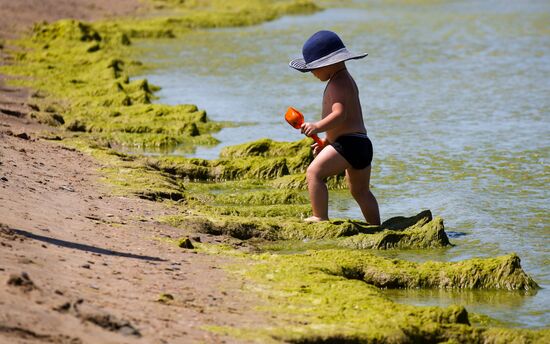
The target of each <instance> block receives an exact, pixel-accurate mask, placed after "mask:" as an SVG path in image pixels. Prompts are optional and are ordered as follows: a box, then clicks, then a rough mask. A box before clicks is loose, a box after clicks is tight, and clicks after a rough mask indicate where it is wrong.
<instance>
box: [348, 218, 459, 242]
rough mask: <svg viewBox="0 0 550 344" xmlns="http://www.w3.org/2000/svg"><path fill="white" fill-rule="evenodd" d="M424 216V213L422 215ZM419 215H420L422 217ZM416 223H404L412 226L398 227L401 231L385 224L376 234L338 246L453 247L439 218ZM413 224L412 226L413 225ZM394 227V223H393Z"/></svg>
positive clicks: (356, 238) (421, 220)
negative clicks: (386, 226) (391, 228)
mask: <svg viewBox="0 0 550 344" xmlns="http://www.w3.org/2000/svg"><path fill="white" fill-rule="evenodd" d="M421 214H422V213H421ZM421 214H419V215H421ZM414 218H418V220H419V221H418V222H416V223H412V222H410V223H407V222H408V221H404V223H403V222H402V223H401V225H402V226H403V225H406V224H410V226H408V227H402V226H401V227H398V228H399V229H395V230H389V229H385V227H384V224H382V225H381V226H380V228H379V229H380V230H381V231H380V232H378V233H375V234H358V235H355V236H353V237H349V238H346V239H345V240H342V241H340V242H339V243H338V244H339V245H340V246H342V247H348V248H356V249H378V250H380V249H391V248H438V247H446V246H451V243H450V242H449V238H448V237H447V233H445V227H444V226H443V220H442V219H441V218H439V217H436V218H435V219H431V213H430V216H429V218H430V220H428V222H426V220H427V218H428V217H418V215H417V216H416V217H413V218H412V219H414ZM396 220H397V219H395V218H393V219H390V221H392V222H394V221H396ZM411 223H412V224H411ZM392 227H393V223H392Z"/></svg>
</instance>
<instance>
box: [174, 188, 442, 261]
mask: <svg viewBox="0 0 550 344" xmlns="http://www.w3.org/2000/svg"><path fill="white" fill-rule="evenodd" d="M261 195H264V196H265V194H260V195H258V196H256V197H257V198H256V197H255V196H254V194H253V193H248V194H244V195H243V197H240V198H239V197H235V201H236V202H244V201H245V200H247V199H251V198H256V199H257V200H258V199H259V200H262V196H261ZM290 195H292V193H291V194H290ZM287 196H288V195H285V193H280V194H279V195H278V196H277V195H276V196H275V197H274V198H265V199H263V202H268V203H269V202H273V201H275V200H277V198H278V197H282V201H283V202H286V201H288V200H289V199H291V198H288V197H287ZM229 197H230V196H229ZM223 198H225V196H224V197H222V199H223ZM209 201H210V202H211V201H212V199H210V200H209ZM278 201H280V199H279V200H278ZM300 201H303V199H301V200H300ZM278 207H280V208H278ZM278 207H277V206H274V205H271V204H268V205H259V206H253V207H250V206H243V207H232V208H231V207H220V206H215V205H212V206H208V207H202V208H201V209H202V211H206V212H208V213H209V214H210V216H208V218H209V219H208V220H207V219H202V220H201V219H198V218H197V217H189V216H187V215H176V216H170V217H167V218H165V221H167V222H169V223H170V224H172V225H175V226H178V227H181V228H190V227H192V228H195V229H196V230H197V231H199V232H202V233H208V234H213V235H228V236H232V237H235V238H238V239H242V240H248V239H251V238H261V239H264V240H268V241H275V240H304V239H310V240H321V239H324V240H327V239H333V240H334V245H335V246H341V247H347V248H355V249H377V250H385V249H392V248H402V249H403V248H404V249H408V248H436V247H445V246H449V245H450V243H449V240H448V238H447V235H446V234H445V230H444V227H443V222H442V220H441V219H440V218H435V219H433V220H431V221H428V222H426V221H427V219H431V213H430V212H429V211H424V212H422V213H420V214H418V215H416V216H413V217H410V218H401V220H400V221H401V222H400V223H401V228H402V229H401V230H397V228H398V227H399V226H398V225H394V228H396V230H388V229H385V228H384V224H382V225H381V226H373V225H369V224H367V223H364V222H361V221H354V220H333V221H324V222H320V223H306V222H303V221H301V220H300V219H292V218H289V216H288V215H292V213H291V212H292V211H293V210H294V211H296V209H298V212H304V211H305V210H306V209H309V205H302V206H299V205H298V206H293V207H292V208H290V207H291V206H289V205H286V204H283V205H281V206H278ZM250 208H251V209H250ZM285 208H286V209H292V210H290V211H287V212H286V213H285V212H284V209H285ZM270 212H271V213H270ZM252 215H255V216H252ZM258 215H262V216H263V217H258ZM285 215H286V216H285ZM411 219H416V220H417V222H416V223H413V224H412V225H411V226H409V227H404V226H405V225H407V224H410V223H412V222H411ZM397 220H398V219H390V220H388V221H389V222H388V223H393V224H395V223H396V222H397ZM197 223H200V225H197ZM385 223H386V222H385Z"/></svg>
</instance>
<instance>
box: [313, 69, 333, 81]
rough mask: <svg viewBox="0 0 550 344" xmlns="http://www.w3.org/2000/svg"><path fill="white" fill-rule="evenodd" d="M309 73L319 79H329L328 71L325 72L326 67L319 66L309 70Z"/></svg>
mask: <svg viewBox="0 0 550 344" xmlns="http://www.w3.org/2000/svg"><path fill="white" fill-rule="evenodd" d="M311 74H313V75H315V77H316V78H317V79H319V80H321V81H327V80H328V79H330V73H328V72H327V68H325V67H321V68H317V69H314V70H312V71H311Z"/></svg>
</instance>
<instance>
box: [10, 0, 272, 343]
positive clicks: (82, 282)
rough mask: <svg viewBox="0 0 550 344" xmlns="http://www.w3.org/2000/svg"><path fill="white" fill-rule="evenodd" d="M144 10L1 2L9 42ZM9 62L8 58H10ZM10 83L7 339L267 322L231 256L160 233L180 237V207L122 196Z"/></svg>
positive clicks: (79, 339) (198, 335) (100, 2)
mask: <svg viewBox="0 0 550 344" xmlns="http://www.w3.org/2000/svg"><path fill="white" fill-rule="evenodd" d="M139 7H140V3H139V2H138V1H135V0H123V1H105V0H86V1H77V0H70V1H69V0H65V1H62V4H60V1H58V0H48V1H17V2H14V1H4V0H0V8H1V9H2V10H1V12H2V18H3V20H2V21H0V39H2V41H4V40H5V39H11V38H14V37H16V36H17V35H21V34H23V33H24V32H25V31H26V30H28V29H29V28H30V27H31V26H32V24H33V23H34V22H37V21H42V20H48V21H53V20H56V19H59V18H76V19H85V20H91V19H98V18H104V17H108V16H114V15H128V14H131V13H139ZM60 9H61V10H60ZM136 11H138V12H136ZM4 19H6V20H4ZM0 52H1V50H0ZM1 63H9V59H6V55H2V62H1ZM2 80H3V76H0V204H1V206H0V283H1V284H2V288H0V342H6V343H7V342H9V343H34V342H53V343H98V342H101V343H130V342H132V343H134V342H135V343H138V342H143V343H166V342H170V343H189V342H208V343H216V342H220V343H221V342H234V341H235V339H231V338H229V337H224V336H222V335H216V334H213V333H211V332H207V331H205V330H203V329H201V327H202V326H205V325H220V326H223V325H229V326H231V325H234V324H250V325H251V326H252V324H254V323H258V322H259V321H260V322H261V321H263V320H262V319H263V315H261V314H257V312H256V311H254V310H253V309H252V305H253V304H254V303H255V302H256V301H255V300H253V299H252V297H251V296H248V295H246V294H245V293H244V292H243V291H242V282H240V281H238V280H235V279H234V278H233V279H230V278H228V276H227V275H226V273H224V272H223V271H222V270H221V269H220V267H221V266H222V265H223V264H226V263H228V262H229V261H228V259H227V257H224V258H222V257H216V256H211V255H203V254H200V253H198V254H197V253H196V252H193V250H188V249H183V248H181V249H180V248H178V247H176V246H175V245H173V244H169V243H166V242H163V241H162V240H160V239H162V238H178V237H179V236H181V232H179V231H178V230H177V229H175V228H172V227H170V226H167V225H165V224H161V223H158V222H156V221H155V220H154V219H153V218H155V217H158V216H162V215H164V214H173V213H174V212H175V209H173V208H171V207H170V206H167V205H166V204H163V203H159V202H150V201H147V200H142V199H138V198H128V197H118V196H112V195H111V192H110V190H109V188H108V186H106V185H105V184H104V183H102V181H101V180H100V178H101V175H100V173H99V172H98V169H100V168H101V165H100V164H99V163H98V162H97V161H95V160H94V159H93V158H91V157H89V156H87V155H84V154H83V153H80V152H77V151H75V150H72V149H68V148H66V147H63V146H61V145H59V144H57V143H56V141H51V140H45V139H43V138H41V137H43V135H44V133H53V135H55V129H54V128H51V127H47V126H44V125H40V124H37V123H35V122H33V121H32V120H30V119H28V118H27V117H26V115H27V113H28V112H29V111H31V110H32V109H31V108H30V107H29V105H28V104H27V98H28V96H29V94H30V93H31V92H32V90H26V89H17V88H12V87H7V86H5V85H4V84H3V82H2ZM194 240H201V241H203V242H216V241H218V240H219V239H217V238H215V237H210V236H208V235H197V236H196V237H195V238H194ZM163 294H169V295H171V297H172V298H173V299H171V297H170V296H164V297H162V295H163ZM159 299H162V300H164V302H162V301H159ZM239 342H242V341H239Z"/></svg>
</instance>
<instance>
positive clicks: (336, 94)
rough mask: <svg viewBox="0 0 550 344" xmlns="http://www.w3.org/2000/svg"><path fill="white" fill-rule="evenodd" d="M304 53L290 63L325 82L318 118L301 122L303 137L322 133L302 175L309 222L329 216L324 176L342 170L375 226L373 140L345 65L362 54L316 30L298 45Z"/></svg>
mask: <svg viewBox="0 0 550 344" xmlns="http://www.w3.org/2000/svg"><path fill="white" fill-rule="evenodd" d="M302 55H303V58H299V59H294V60H292V61H291V62H290V64H289V65H290V67H292V68H294V69H297V70H299V71H300V72H309V71H311V73H312V74H313V75H314V76H315V77H317V78H318V79H319V80H321V81H328V82H327V86H326V88H325V92H324V94H323V106H322V119H321V120H320V121H318V122H315V123H304V124H303V125H302V128H301V129H302V133H304V134H306V135H307V136H311V135H313V134H317V133H321V132H326V139H325V141H324V145H323V146H322V147H321V146H319V145H318V144H316V143H315V144H313V145H312V147H313V155H314V156H315V158H314V160H313V162H312V163H311V164H310V165H309V167H308V169H307V172H306V177H307V183H308V191H309V197H310V200H311V207H312V210H313V216H311V217H309V218H307V219H305V221H308V222H318V221H326V220H328V189H327V186H326V185H325V182H324V179H325V178H327V177H330V176H334V175H337V174H339V173H341V172H342V171H346V179H347V182H348V185H349V188H350V191H351V194H352V196H353V198H355V200H356V201H357V203H358V204H359V207H360V208H361V212H362V213H363V216H364V217H365V220H366V221H367V222H368V223H369V224H373V225H379V224H380V214H379V210H378V203H377V201H376V198H375V197H374V195H373V194H372V192H371V191H370V188H369V183H370V172H371V161H372V144H371V141H370V140H369V138H368V137H367V130H366V128H365V124H364V122H363V115H362V112H361V104H360V102H359V90H358V89H357V85H356V84H355V81H354V80H353V78H352V77H351V75H350V74H349V72H348V70H347V69H346V64H345V61H347V60H351V59H361V58H364V57H365V56H367V54H359V55H356V54H352V53H350V52H349V51H348V50H347V49H346V47H345V46H344V43H343V42H342V40H341V39H340V38H339V37H338V35H337V34H335V33H334V32H331V31H319V32H317V33H315V34H314V35H313V36H311V37H310V38H309V39H308V40H307V41H306V42H305V44H304V46H303V49H302Z"/></svg>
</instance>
